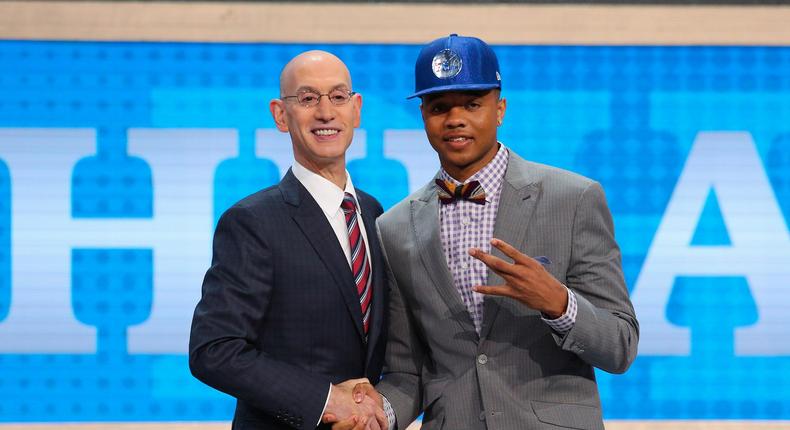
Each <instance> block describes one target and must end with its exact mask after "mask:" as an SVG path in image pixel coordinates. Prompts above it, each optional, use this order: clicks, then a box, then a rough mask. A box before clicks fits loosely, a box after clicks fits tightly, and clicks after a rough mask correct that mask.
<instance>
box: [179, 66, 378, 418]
mask: <svg viewBox="0 0 790 430" xmlns="http://www.w3.org/2000/svg"><path fill="white" fill-rule="evenodd" d="M361 106H362V98H361V97H360V95H359V94H356V93H354V92H353V91H352V87H351V77H350V74H349V72H348V69H347V68H346V66H345V65H344V64H343V62H342V61H340V59H338V58H337V57H335V56H334V55H332V54H330V53H327V52H323V51H309V52H305V53H302V54H300V55H298V56H296V57H295V58H293V59H292V60H291V61H290V62H289V63H288V64H287V65H286V66H285V68H284V69H283V71H282V73H281V75H280V97H279V98H278V99H274V100H272V101H271V103H270V106H269V107H270V110H271V113H272V116H273V118H274V121H275V123H276V125H277V128H278V129H279V130H280V131H282V132H287V133H289V134H290V137H291V143H292V145H293V153H294V159H295V162H294V164H293V167H292V168H291V169H290V170H289V171H288V173H287V174H286V175H285V177H284V178H283V179H282V181H281V182H280V183H279V184H277V185H275V186H272V187H270V188H267V189H264V190H262V191H259V192H257V193H255V194H253V195H251V196H249V197H247V198H245V199H243V200H241V201H240V202H238V203H236V204H235V205H234V206H233V207H231V208H230V209H228V211H227V212H225V213H224V214H223V215H222V217H221V218H220V220H219V222H218V224H217V229H216V233H215V236H214V256H213V260H212V264H211V267H210V268H209V269H208V272H207V273H206V276H205V279H204V281H203V294H202V298H201V300H200V302H199V303H198V305H197V308H196V309H195V314H194V318H193V321H192V332H191V338H190V342H189V365H190V369H191V371H192V374H193V375H195V377H197V378H198V379H200V380H201V381H203V382H205V383H206V384H208V385H210V386H212V387H214V388H216V389H218V390H220V391H223V392H225V393H228V394H230V395H232V396H234V397H236V398H237V399H238V402H237V406H236V412H235V416H234V418H233V428H234V429H290V428H297V429H299V428H307V429H311V428H314V427H317V426H319V427H321V426H325V424H321V419H322V417H324V418H325V421H328V420H330V419H332V420H336V419H343V418H346V417H349V416H354V417H359V418H358V424H359V426H360V427H367V428H372V429H377V428H379V423H380V422H382V421H381V420H383V422H384V423H386V419H385V418H384V416H383V413H382V412H381V411H380V410H377V409H376V406H375V405H374V404H373V402H372V401H370V402H368V401H366V402H363V403H362V404H360V405H357V404H356V403H355V402H354V401H353V400H352V398H351V388H352V387H353V386H354V385H355V384H356V383H357V382H359V381H363V380H368V379H369V380H371V381H377V380H378V378H379V375H380V373H381V368H382V361H383V355H384V348H385V344H386V341H385V333H386V330H385V329H384V327H385V325H386V320H385V317H386V312H384V309H385V302H386V299H387V298H386V294H387V292H386V288H385V282H386V280H385V275H384V263H383V260H382V256H381V251H380V248H379V244H378V239H377V237H376V234H375V230H374V229H375V219H376V217H378V216H379V215H380V214H381V212H382V208H381V205H380V204H379V203H378V202H377V201H376V200H375V199H374V198H373V197H371V196H370V195H368V194H366V193H364V192H362V191H361V190H358V189H355V188H354V185H353V183H352V182H351V178H350V177H349V175H348V172H347V171H346V168H345V153H346V149H347V148H348V147H349V145H350V144H351V140H352V136H353V132H354V128H356V127H358V126H359V124H360V109H361ZM354 419H356V418H354Z"/></svg>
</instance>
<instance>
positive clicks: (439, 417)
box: [422, 379, 449, 430]
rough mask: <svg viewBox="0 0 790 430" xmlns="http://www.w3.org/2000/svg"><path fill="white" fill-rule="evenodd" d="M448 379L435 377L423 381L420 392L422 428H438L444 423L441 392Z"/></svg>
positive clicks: (424, 429) (429, 429)
mask: <svg viewBox="0 0 790 430" xmlns="http://www.w3.org/2000/svg"><path fill="white" fill-rule="evenodd" d="M448 381H449V379H435V380H432V381H428V382H427V383H425V386H424V387H423V392H422V410H423V412H424V413H425V415H424V416H423V420H422V430H438V429H441V428H442V426H443V423H444V414H445V411H444V406H443V404H444V402H443V401H442V400H443V399H442V394H443V393H444V387H445V386H446V385H447V382H448Z"/></svg>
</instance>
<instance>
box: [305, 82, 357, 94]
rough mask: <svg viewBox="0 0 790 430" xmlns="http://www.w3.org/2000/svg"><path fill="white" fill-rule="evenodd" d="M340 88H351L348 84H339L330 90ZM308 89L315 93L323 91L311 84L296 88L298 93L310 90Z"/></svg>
mask: <svg viewBox="0 0 790 430" xmlns="http://www.w3.org/2000/svg"><path fill="white" fill-rule="evenodd" d="M339 89H346V90H348V89H349V88H348V85H347V84H337V85H335V86H334V87H332V88H331V89H330V90H329V91H334V90H339ZM308 91H310V92H314V93H320V92H321V91H319V90H318V89H317V88H314V87H311V86H301V87H299V88H297V89H296V92H297V93H303V92H308Z"/></svg>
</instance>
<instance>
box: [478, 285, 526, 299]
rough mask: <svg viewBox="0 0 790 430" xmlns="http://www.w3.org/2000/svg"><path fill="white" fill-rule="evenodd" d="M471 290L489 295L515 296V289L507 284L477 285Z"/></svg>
mask: <svg viewBox="0 0 790 430" xmlns="http://www.w3.org/2000/svg"><path fill="white" fill-rule="evenodd" d="M472 290H474V291H476V292H478V293H480V294H487V295H489V296H502V297H511V298H516V291H515V290H514V289H513V288H512V287H510V286H509V285H479V286H476V287H472Z"/></svg>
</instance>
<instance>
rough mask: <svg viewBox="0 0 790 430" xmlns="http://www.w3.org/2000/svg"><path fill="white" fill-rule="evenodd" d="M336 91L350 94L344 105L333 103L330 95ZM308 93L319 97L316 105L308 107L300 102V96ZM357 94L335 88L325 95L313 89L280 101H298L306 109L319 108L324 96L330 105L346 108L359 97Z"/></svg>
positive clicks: (281, 97)
mask: <svg viewBox="0 0 790 430" xmlns="http://www.w3.org/2000/svg"><path fill="white" fill-rule="evenodd" d="M335 91H341V92H344V93H346V94H348V100H346V101H345V102H343V103H340V104H337V103H335V102H333V101H332V98H331V97H329V95H330V94H331V93H333V92H335ZM306 93H313V94H315V95H317V96H318V98H317V99H316V100H317V101H316V102H315V104H313V105H309V104H308V105H306V104H303V103H301V102H300V101H299V96H300V95H302V94H306ZM357 94H358V93H357V92H356V91H351V90H348V89H343V88H335V89H333V90H331V91H329V92H328V93H324V94H321V93H320V92H318V90H313V89H304V90H301V91H298V92H297V93H296V95H292V96H280V100H282V101H285V100H286V99H296V103H298V104H299V106H302V107H304V108H311V107H316V106H318V105H319V104H321V97H323V96H326V99H327V100H329V103H331V104H332V106H345V105H347V104H348V102H350V101H351V99H352V98H354V96H355V95H357Z"/></svg>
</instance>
